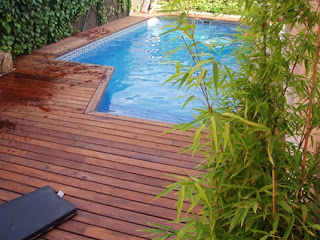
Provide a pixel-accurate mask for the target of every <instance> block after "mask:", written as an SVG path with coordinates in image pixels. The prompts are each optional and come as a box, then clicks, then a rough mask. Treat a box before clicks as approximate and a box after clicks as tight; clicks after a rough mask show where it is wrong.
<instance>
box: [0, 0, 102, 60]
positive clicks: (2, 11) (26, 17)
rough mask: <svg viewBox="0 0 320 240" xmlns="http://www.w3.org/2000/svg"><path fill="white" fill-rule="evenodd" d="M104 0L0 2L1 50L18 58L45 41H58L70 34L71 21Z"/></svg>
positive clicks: (12, 0)
mask: <svg viewBox="0 0 320 240" xmlns="http://www.w3.org/2000/svg"><path fill="white" fill-rule="evenodd" d="M97 3H102V4H101V9H100V14H101V16H102V22H105V21H106V17H105V5H104V0H93V1H89V0H49V1H44V0H2V1H0V34H1V35H0V49H1V50H7V51H10V52H12V54H13V55H19V54H22V53H24V52H28V53H31V51H32V50H33V49H35V48H38V47H41V46H43V45H45V44H46V43H47V42H51V41H58V40H60V39H61V38H63V37H67V36H69V35H70V34H71V32H72V26H71V22H72V21H75V20H77V19H78V18H79V16H81V15H83V14H84V13H85V12H86V11H87V10H88V9H89V8H90V7H91V6H94V5H96V4H97Z"/></svg>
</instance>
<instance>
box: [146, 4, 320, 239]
mask: <svg viewBox="0 0 320 240" xmlns="http://www.w3.org/2000/svg"><path fill="white" fill-rule="evenodd" d="M243 4H244V6H245V12H246V14H245V16H244V17H243V19H242V21H243V22H244V23H245V24H247V25H248V27H249V28H248V29H243V30H239V31H240V33H239V34H238V41H239V42H240V45H241V46H242V47H241V48H240V49H239V51H238V52H237V57H238V59H239V65H240V70H239V71H237V72H232V71H231V70H230V69H229V68H228V67H227V66H224V65H222V64H221V63H219V62H217V61H216V59H215V57H214V55H213V54H212V52H213V51H215V49H216V48H215V45H207V44H205V43H199V42H196V41H195V39H194V33H195V31H196V29H195V24H194V22H193V21H190V19H189V18H188V17H187V14H186V13H183V14H182V15H181V16H180V18H179V19H178V20H177V21H176V22H175V24H169V26H168V27H170V30H168V32H170V31H181V32H182V33H183V38H185V39H187V38H188V39H189V41H185V42H186V44H185V45H184V46H181V48H186V49H188V51H189V52H190V54H191V57H192V58H193V60H194V64H193V65H192V66H182V65H181V64H180V63H179V62H177V63H176V73H175V74H174V75H173V76H172V77H171V78H169V80H168V82H169V83H171V84H173V85H176V86H177V87H181V86H184V87H185V88H186V89H188V91H187V93H186V94H187V95H188V96H189V99H188V100H190V99H191V100H190V101H193V100H196V99H200V101H201V102H202V103H203V108H201V109H197V114H196V116H195V120H194V121H193V122H190V123H183V124H179V125H175V126H174V127H173V128H172V129H171V130H170V131H174V130H180V131H187V130H188V131H190V130H191V131H194V142H193V144H192V145H191V146H188V148H187V150H190V151H192V153H193V154H194V153H196V152H197V153H200V154H202V155H203V156H204V160H203V162H202V163H200V164H199V167H198V168H199V169H200V170H202V171H203V173H202V174H199V175H198V176H189V177H178V181H177V182H176V183H173V184H172V185H170V186H168V187H167V189H166V190H164V192H163V193H161V194H159V196H158V197H161V196H163V195H164V194H166V193H168V192H171V191H176V192H177V194H178V203H177V219H176V221H175V222H180V223H183V224H184V227H183V228H182V229H180V230H179V231H177V230H173V229H170V228H168V227H163V226H159V225H153V227H154V229H148V230H147V232H148V233H149V234H151V235H152V234H153V233H154V234H155V235H157V238H155V239H166V238H169V237H175V238H177V239H187V240H190V239H219V240H220V239H228V240H229V239H237V240H238V239H261V240H263V239H297V240H300V239H319V236H320V225H319V224H317V223H316V221H315V220H316V218H319V210H320V204H319V201H318V199H317V197H318V196H319V194H320V175H319V170H320V157H319V153H320V150H319V148H315V149H316V150H315V151H311V148H309V149H308V152H307V153H308V155H307V156H308V161H307V163H306V164H307V165H306V168H305V169H304V168H303V167H301V164H302V159H303V142H304V140H305V139H304V138H305V137H304V136H305V133H306V125H307V117H308V114H307V112H308V105H307V104H305V103H307V102H308V101H309V97H310V92H309V85H310V83H311V80H310V70H309V69H310V68H311V67H313V66H314V65H315V64H318V63H314V59H315V54H316V46H317V45H319V42H317V34H316V32H315V31H314V27H315V26H316V25H317V21H318V14H319V13H318V12H316V10H315V9H314V8H313V7H312V6H311V5H310V3H309V1H308V0H293V1H285V0H284V1H279V0H277V1H273V0H269V1H257V2H256V1H252V0H245V1H243ZM295 26H297V27H298V28H295ZM299 65H301V66H304V67H305V69H306V71H302V72H301V71H297V67H298V66H299ZM315 66H316V65H315ZM316 77H317V83H316V86H315V97H314V99H315V101H316V103H314V104H313V106H312V107H313V108H312V110H313V111H312V118H311V123H312V124H311V128H312V130H315V129H319V120H320V111H319V101H320V92H319V90H320V88H319V69H317V73H316ZM195 89H199V90H200V92H201V93H202V95H201V96H198V95H195V94H194V93H195ZM289 98H294V99H295V100H296V101H295V102H292V101H288V99H289ZM312 142H313V147H316V144H315V142H314V141H312ZM158 197H157V198H158ZM184 204H187V205H188V206H189V209H188V210H187V212H184V211H182V209H183V207H182V206H183V205H184Z"/></svg>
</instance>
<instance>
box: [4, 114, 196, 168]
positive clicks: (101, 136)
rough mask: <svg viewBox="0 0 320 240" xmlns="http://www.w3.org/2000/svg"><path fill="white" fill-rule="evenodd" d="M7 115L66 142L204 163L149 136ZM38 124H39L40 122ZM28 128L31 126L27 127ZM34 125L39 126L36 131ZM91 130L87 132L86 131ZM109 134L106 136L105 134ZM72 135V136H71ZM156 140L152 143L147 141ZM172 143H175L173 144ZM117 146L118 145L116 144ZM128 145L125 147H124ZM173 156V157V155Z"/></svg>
mask: <svg viewBox="0 0 320 240" xmlns="http://www.w3.org/2000/svg"><path fill="white" fill-rule="evenodd" d="M3 115H4V116H8V117H7V118H6V119H10V120H11V121H14V122H15V123H17V124H20V125H21V126H22V124H23V129H24V130H28V129H29V131H36V132H41V131H44V132H45V134H47V135H50V136H59V137H62V138H66V139H70V138H72V139H74V140H76V141H84V142H90V143H92V142H95V143H96V144H97V145H103V146H109V147H115V148H120V149H124V148H126V149H127V150H129V151H130V150H131V151H134V152H143V153H146V154H152V155H159V156H163V157H169V158H175V159H180V160H184V161H188V162H195V163H199V162H201V160H202V158H201V157H198V155H197V156H194V157H190V155H191V152H185V153H181V154H178V153H179V152H180V151H181V150H182V149H183V148H182V147H181V146H174V145H172V144H162V143H159V142H156V138H152V139H151V137H150V136H148V138H147V137H146V138H144V139H143V140H140V139H138V137H137V135H131V134H125V136H123V137H122V136H119V135H120V134H118V132H114V134H112V131H110V130H105V129H101V128H97V127H88V126H86V125H84V124H72V128H70V127H69V126H68V127H65V126H66V125H68V124H67V123H65V122H63V121H61V125H62V126H59V125H56V121H54V120H51V119H49V118H48V117H46V118H39V117H31V116H24V115H21V114H16V115H15V114H10V113H3ZM34 121H37V122H36V123H35V122H34ZM25 125H28V126H29V127H27V126H25ZM31 126H34V127H37V129H35V130H33V128H32V127H31ZM84 130H87V131H84ZM107 132H108V133H109V134H105V133H107ZM71 136H72V137H71ZM147 140H152V141H147ZM171 142H172V141H171ZM115 143H116V145H115ZM123 144H124V145H125V146H124V145H123ZM171 153H173V154H171Z"/></svg>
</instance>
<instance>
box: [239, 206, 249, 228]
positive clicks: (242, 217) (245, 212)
mask: <svg viewBox="0 0 320 240" xmlns="http://www.w3.org/2000/svg"><path fill="white" fill-rule="evenodd" d="M249 209H250V207H249V206H247V207H246V209H245V210H244V212H243V214H242V216H241V221H240V223H241V227H242V226H243V223H244V221H245V219H246V217H247V215H248V212H249Z"/></svg>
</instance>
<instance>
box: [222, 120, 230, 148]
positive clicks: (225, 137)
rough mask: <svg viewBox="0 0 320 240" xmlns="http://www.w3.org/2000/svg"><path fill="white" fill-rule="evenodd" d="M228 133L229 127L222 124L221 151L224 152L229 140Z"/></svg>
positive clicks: (227, 124) (226, 124)
mask: <svg viewBox="0 0 320 240" xmlns="http://www.w3.org/2000/svg"><path fill="white" fill-rule="evenodd" d="M229 131H230V125H229V123H228V122H226V123H225V124H224V134H223V151H225V150H226V147H227V144H228V140H229Z"/></svg>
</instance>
